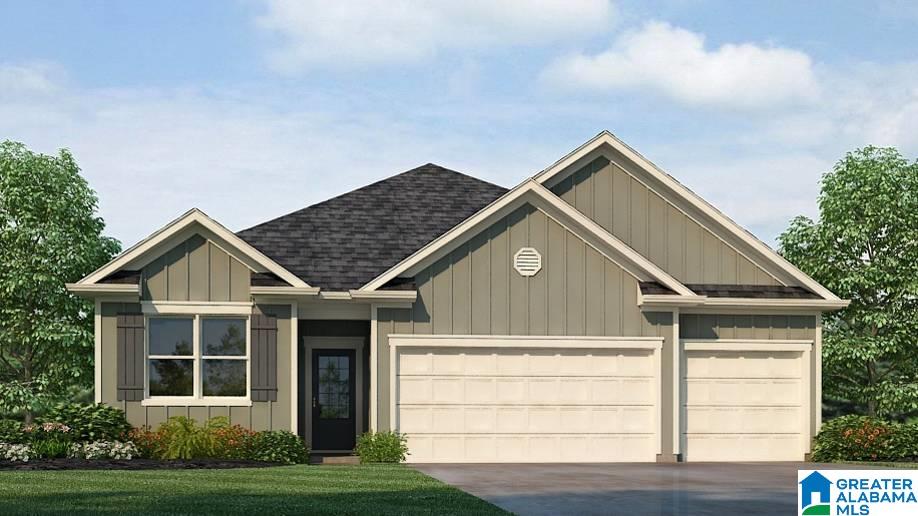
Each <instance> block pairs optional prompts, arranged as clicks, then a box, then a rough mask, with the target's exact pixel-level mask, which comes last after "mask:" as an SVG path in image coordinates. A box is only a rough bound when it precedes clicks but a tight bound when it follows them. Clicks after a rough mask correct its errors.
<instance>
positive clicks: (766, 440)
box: [682, 350, 807, 461]
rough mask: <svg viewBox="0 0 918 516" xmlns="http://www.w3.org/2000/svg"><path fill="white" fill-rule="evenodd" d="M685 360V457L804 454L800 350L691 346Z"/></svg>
mask: <svg viewBox="0 0 918 516" xmlns="http://www.w3.org/2000/svg"><path fill="white" fill-rule="evenodd" d="M684 360H685V368H684V371H683V373H684V375H683V383H682V385H683V395H682V396H683V398H682V399H683V417H684V420H683V423H682V425H683V446H684V448H683V454H684V456H685V458H686V460H690V461H724V460H730V461H735V460H756V461H760V460H801V459H802V458H803V450H804V445H805V443H804V437H803V435H804V434H803V431H804V425H805V424H806V421H807V417H806V414H805V410H804V406H805V402H806V400H805V392H806V389H805V383H804V381H805V378H804V377H803V375H804V367H803V364H804V361H803V354H802V352H800V351H770V350H767V351H719V350H718V351H697V350H690V351H687V352H686V353H685V359H684Z"/></svg>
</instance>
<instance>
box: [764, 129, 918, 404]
mask: <svg viewBox="0 0 918 516" xmlns="http://www.w3.org/2000/svg"><path fill="white" fill-rule="evenodd" d="M821 186H822V189H821V193H820V195H819V220H818V221H815V222H814V221H813V220H810V219H808V218H806V217H797V218H796V219H794V220H793V222H792V223H791V225H790V227H789V228H788V229H787V230H786V231H785V232H784V233H783V234H782V235H781V236H780V237H779V242H780V247H781V252H782V254H783V255H784V256H785V257H786V258H787V259H788V260H790V261H791V262H792V263H794V264H796V265H797V266H798V267H800V268H801V269H802V270H803V271H804V272H806V273H807V274H809V275H811V276H812V277H813V278H815V279H816V280H817V281H819V282H820V283H822V284H823V285H825V286H826V287H828V288H829V289H830V290H832V291H833V292H835V294H837V295H838V296H840V297H842V298H845V299H850V300H851V304H850V305H849V306H848V307H847V308H846V309H844V310H840V311H838V312H832V313H828V314H826V316H825V330H824V334H823V336H824V342H823V393H824V395H825V398H826V402H827V403H829V404H832V403H835V404H841V405H846V404H847V405H848V406H849V407H851V408H853V409H854V410H855V411H857V412H861V413H865V414H868V415H881V416H890V417H897V418H901V417H906V416H907V415H909V414H911V413H914V412H915V411H916V409H918V162H911V163H910V162H909V161H908V160H906V159H905V158H903V157H902V156H901V155H900V154H899V152H898V151H896V150H895V149H893V148H877V147H866V148H864V149H858V150H856V151H854V152H851V153H848V154H847V155H846V156H845V157H844V158H843V159H842V160H841V161H839V162H838V163H837V164H836V165H835V168H834V169H833V171H832V172H830V173H828V174H825V175H824V176H823V178H822V184H821Z"/></svg>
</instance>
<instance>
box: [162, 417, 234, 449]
mask: <svg viewBox="0 0 918 516" xmlns="http://www.w3.org/2000/svg"><path fill="white" fill-rule="evenodd" d="M228 426H229V419H227V418H225V417H223V416H220V417H214V418H210V419H209V420H207V422H206V423H205V424H204V426H202V427H201V426H197V422H196V421H195V420H194V419H191V418H188V417H185V416H173V417H170V418H169V419H168V420H166V422H165V423H163V424H162V425H161V426H160V428H159V431H161V432H163V434H164V439H165V441H166V454H165V456H164V457H163V458H166V459H196V458H200V457H212V456H213V455H214V442H215V438H214V432H215V431H216V430H218V429H221V428H226V427H228Z"/></svg>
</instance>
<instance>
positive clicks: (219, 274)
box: [207, 242, 230, 301]
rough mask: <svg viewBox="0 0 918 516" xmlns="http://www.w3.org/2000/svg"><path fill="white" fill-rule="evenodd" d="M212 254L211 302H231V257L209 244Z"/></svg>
mask: <svg viewBox="0 0 918 516" xmlns="http://www.w3.org/2000/svg"><path fill="white" fill-rule="evenodd" d="M207 247H208V248H209V250H210V251H209V253H210V300H211V301H229V294H230V293H229V274H230V272H229V255H227V254H226V253H224V252H223V250H222V249H220V248H219V247H217V246H215V245H213V244H211V243H209V242H208V246H207Z"/></svg>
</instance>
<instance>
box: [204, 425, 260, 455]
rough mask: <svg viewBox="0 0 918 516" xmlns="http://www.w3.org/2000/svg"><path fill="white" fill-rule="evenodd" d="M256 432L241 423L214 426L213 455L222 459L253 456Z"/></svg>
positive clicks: (212, 434) (212, 433) (212, 432)
mask: <svg viewBox="0 0 918 516" xmlns="http://www.w3.org/2000/svg"><path fill="white" fill-rule="evenodd" d="M255 435H256V432H253V431H251V430H249V429H247V428H243V427H242V426H240V425H232V426H224V427H220V428H214V429H213V430H212V431H211V436H212V439H213V450H212V452H213V456H214V457H219V458H222V459H248V458H249V457H251V456H252V446H253V444H254V437H255Z"/></svg>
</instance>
